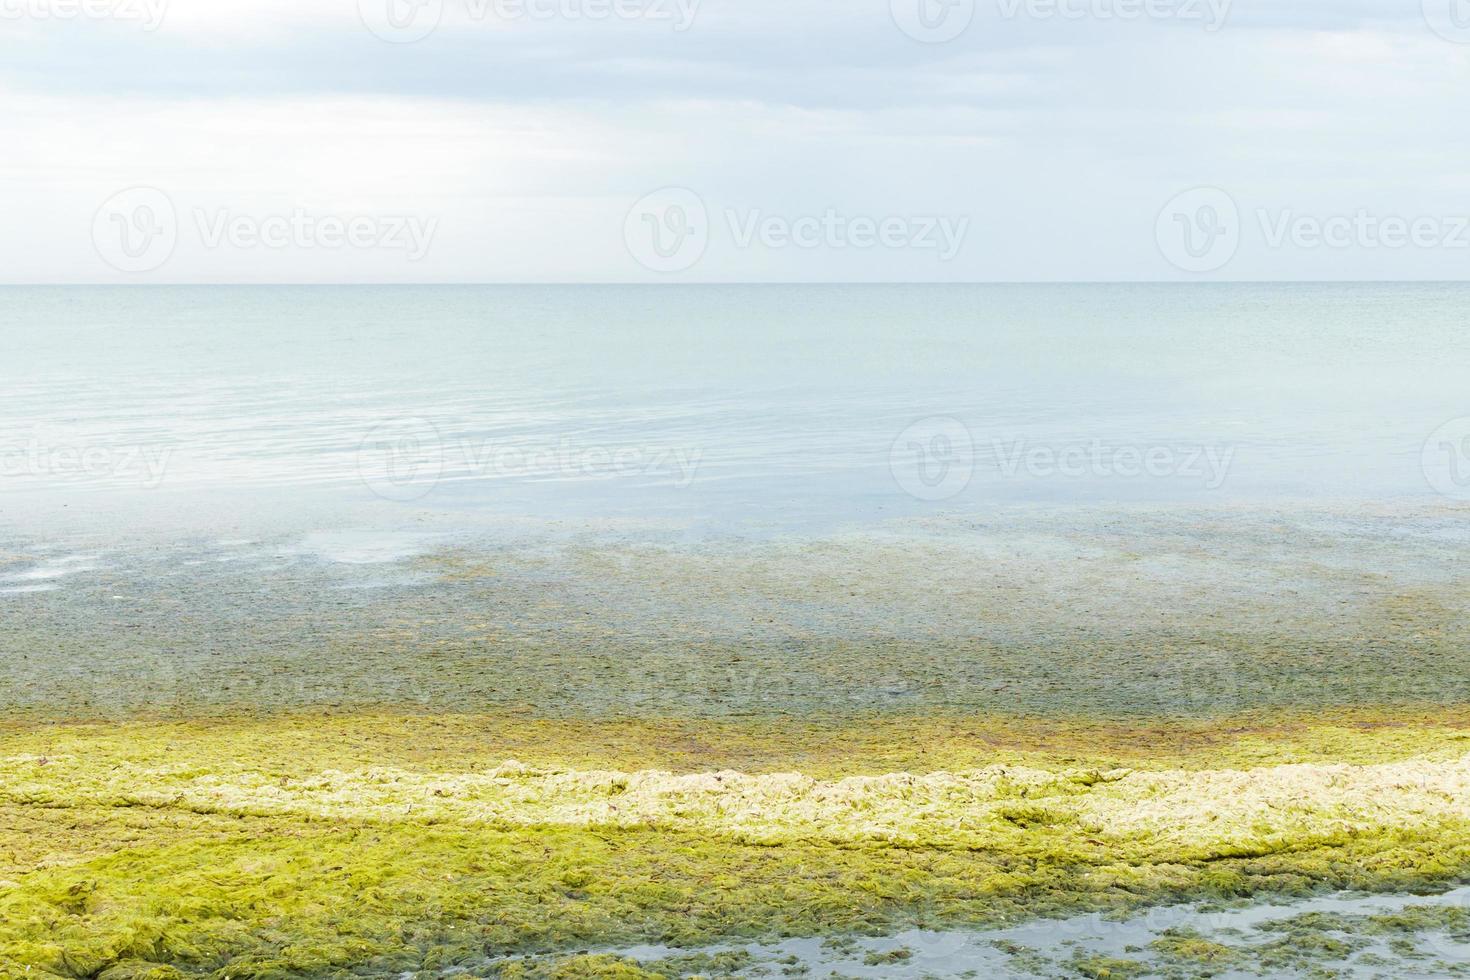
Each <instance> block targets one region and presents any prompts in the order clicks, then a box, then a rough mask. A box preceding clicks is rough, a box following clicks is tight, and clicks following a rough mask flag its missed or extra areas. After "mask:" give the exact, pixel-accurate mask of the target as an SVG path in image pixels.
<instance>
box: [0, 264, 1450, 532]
mask: <svg viewBox="0 0 1470 980" xmlns="http://www.w3.org/2000/svg"><path fill="white" fill-rule="evenodd" d="M1467 307H1470V287H1467V286H1465V285H1449V284H1407V285H1404V284H1401V285H1390V284H1361V285H1349V284H1320V285H1198V286H1178V285H1174V286H1153V285H1096V286H1093V285H1077V286H881V285H874V286H748V287H723V286H707V287H705V286H700V287H593V286H583V287H555V286H548V287H529V286H528V287H463V288H459V287H425V288H416V287H408V288H362V287H341V288H337V287H326V288H295V287H264V288H211V287H182V288H153V287H135V288H8V289H0V349H3V352H4V353H3V356H0V385H3V390H4V392H5V395H4V398H3V400H0V493H3V494H9V495H11V500H12V501H14V500H17V499H20V498H22V497H26V496H29V497H32V498H37V497H44V498H45V499H47V500H49V501H53V502H54V501H57V500H62V499H65V501H66V502H67V506H69V507H73V508H76V509H77V510H81V511H85V510H87V509H89V508H90V509H96V508H99V507H103V506H106V501H107V500H108V499H109V498H110V497H112V496H113V495H117V494H142V493H147V494H151V495H154V497H152V498H150V499H157V500H159V501H160V502H164V504H165V506H172V505H173V504H172V503H169V502H171V501H174V500H178V499H183V497H182V496H181V495H192V496H195V497H197V496H198V495H201V494H203V495H210V494H231V495H236V496H237V497H238V495H240V494H250V493H254V492H256V491H259V492H261V493H262V494H269V495H270V499H272V500H278V501H286V502H287V503H286V504H284V505H286V506H289V501H291V500H292V499H296V498H300V499H306V498H307V497H308V496H310V497H311V499H313V500H317V501H320V500H322V499H328V500H330V499H333V498H340V499H341V500H343V501H355V500H364V499H366V500H373V501H383V502H385V503H387V504H393V505H402V506H405V507H409V506H411V507H447V508H484V509H490V510H499V511H504V512H506V513H513V514H524V515H529V516H534V517H543V518H559V517H562V516H588V515H591V516H617V515H629V514H634V515H642V516H670V517H677V518H681V519H687V520H692V521H708V522H712V523H717V524H735V525H740V524H753V525H779V526H795V527H800V526H803V525H805V524H809V523H812V522H826V521H847V522H863V521H868V520H874V519H879V518H882V517H885V516H898V515H904V514H911V513H924V512H926V511H930V510H939V509H945V510H967V509H976V508H983V507H984V506H986V505H988V504H990V503H992V502H995V501H1037V502H1043V503H1045V502H1053V501H1063V502H1090V501H1098V502H1128V501H1139V500H1156V499H1158V500H1172V499H1180V500H1230V501H1233V500H1244V501H1250V500H1259V499H1286V498H1292V499H1296V498H1332V499H1354V500H1365V499H1366V500H1374V499H1381V498H1390V497H1392V498H1398V497H1423V496H1432V495H1434V494H1435V493H1436V483H1438V484H1439V486H1440V492H1443V487H1444V477H1445V474H1441V473H1426V460H1429V461H1430V462H1431V463H1432V461H1433V458H1432V454H1430V455H1428V456H1426V452H1427V450H1426V445H1427V444H1428V443H1430V441H1431V437H1432V436H1434V434H1435V433H1436V432H1437V431H1439V432H1441V433H1443V432H1444V431H1445V430H1444V429H1443V428H1442V427H1443V426H1444V424H1445V423H1446V422H1447V421H1449V420H1451V419H1455V418H1457V417H1462V416H1466V415H1470V401H1467V398H1466V391H1467V388H1466V384H1465V378H1466V374H1467V369H1470V332H1467V331H1466V330H1465V327H1464V323H1465V320H1464V311H1465V310H1466V309H1467ZM1441 442H1444V440H1441ZM1444 445H1445V446H1446V447H1449V448H1446V449H1445V450H1444V451H1445V452H1446V453H1448V456H1447V458H1446V460H1445V464H1446V465H1450V464H1454V463H1456V462H1457V461H1456V460H1455V459H1454V458H1453V456H1454V452H1455V451H1456V450H1455V449H1454V448H1453V446H1455V445H1458V444H1455V443H1453V442H1452V441H1451V442H1444ZM1466 462H1467V463H1470V461H1466ZM1456 472H1457V473H1458V471H1456ZM1466 472H1467V473H1470V470H1467V471H1466ZM1451 475H1452V476H1453V475H1455V474H1451Z"/></svg>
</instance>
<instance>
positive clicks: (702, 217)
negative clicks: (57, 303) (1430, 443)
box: [0, 0, 1470, 282]
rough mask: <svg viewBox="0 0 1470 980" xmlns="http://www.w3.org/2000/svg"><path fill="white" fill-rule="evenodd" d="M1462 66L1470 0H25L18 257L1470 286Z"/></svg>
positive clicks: (8, 263)
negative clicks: (1467, 282)
mask: <svg viewBox="0 0 1470 980" xmlns="http://www.w3.org/2000/svg"><path fill="white" fill-rule="evenodd" d="M390 3H391V4H393V6H392V7H389V4H390ZM921 4H922V5H923V6H920V5H921ZM1457 5H1458V6H1457ZM78 7H80V8H81V10H80V11H78V9H77V8H78ZM1467 93H1470V0H1424V2H1423V3H1421V0H1235V2H1234V3H1229V2H1228V0H843V2H839V0H361V2H359V0H0V214H3V217H4V220H3V221H0V259H3V272H0V280H3V281H7V282H299V281H306V282H377V281H404V282H440V281H461V282H462V281H471V282H481V281H485V282H503V281H538V282H539V281H572V282H582V281H661V282H697V281H732V280H733V281H772V280H820V281H831V280H840V281H848V280H852V281H865V280H885V281H887V280H918V281H931V280H932V281H974V280H981V281H984V280H998V281H1027V280H1175V279H1178V280H1210V279H1338V278H1344V279H1355V278H1384V279H1464V278H1467V277H1470V166H1467V161H1470V152H1467V151H1470V124H1467V122H1466V119H1467V116H1466V109H1465V105H1466V96H1467Z"/></svg>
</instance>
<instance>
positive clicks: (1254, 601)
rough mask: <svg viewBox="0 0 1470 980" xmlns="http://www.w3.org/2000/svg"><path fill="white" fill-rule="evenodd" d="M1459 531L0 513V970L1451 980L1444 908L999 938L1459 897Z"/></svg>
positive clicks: (1383, 523)
mask: <svg viewBox="0 0 1470 980" xmlns="http://www.w3.org/2000/svg"><path fill="white" fill-rule="evenodd" d="M1467 516H1470V512H1467V511H1466V509H1465V508H1463V507H1456V506H1452V505H1431V506H1424V507H1419V506H1414V507H1408V506H1405V507H1388V506H1385V507H1371V508H1369V507H1362V506H1356V507H1347V506H1344V507H1340V508H1338V507H1331V506H1318V507H1313V508H1305V507H1300V508H1278V509H1273V510H1263V509H1260V508H1231V507H1219V508H1215V509H1209V510H1201V509H1198V508H1174V509H1171V508H1160V507H1149V508H1137V509H1128V508H1114V509H1106V510H1104V509H1098V508H1087V507H1078V508H1073V509H1062V510H1058V509H1056V508H1052V509H1048V510H1045V511H1043V510H1039V509H1027V508H1013V509H1009V510H1000V511H997V512H996V513H994V514H993V515H989V516H988V517H986V518H985V519H977V518H974V517H969V518H935V519H924V520H906V521H896V522H892V523H890V524H887V525H882V526H880V527H879V528H877V529H874V528H872V527H869V528H864V529H862V530H859V531H843V530H840V529H838V530H834V531H832V532H831V533H825V534H822V535H807V536H803V537H786V536H780V535H773V536H769V537H735V536H725V537H718V536H716V537H702V538H698V539H692V538H690V537H689V536H688V535H687V534H684V533H682V532H681V531H680V529H679V528H677V527H664V526H636V527H634V526H608V525H596V526H589V525H571V526H568V527H564V528H558V529H556V530H555V531H554V532H549V531H547V530H545V529H541V528H536V529H529V530H527V529H519V530H516V529H512V531H509V532H508V531H507V530H506V529H505V528H503V527H493V528H492V527H484V528H479V527H477V528H471V529H469V530H466V529H465V527H464V521H463V519H462V518H461V517H460V516H459V515H445V514H443V513H432V512H426V513H424V514H422V515H417V516H416V517H415V519H413V520H411V521H401V522H399V523H398V524H396V525H394V526H393V527H391V528H387V529H385V528H383V527H382V526H381V525H377V526H371V527H364V526H362V525H361V524H354V523H353V518H354V515H352V514H346V515H343V517H342V518H341V520H340V523H339V524H337V525H325V526H317V527H312V528H310V529H306V530H302V529H285V530H280V531H272V532H268V533H262V532H261V530H260V529H258V528H244V529H242V530H240V531H238V532H232V533H231V534H230V535H229V536H228V537H222V536H220V535H218V534H215V535H209V536H206V535H199V536H195V537H181V536H175V537H173V538H169V539H167V540H160V539H158V538H156V537H150V534H152V532H149V531H146V530H140V531H138V533H137V537H136V538H135V539H132V540H125V541H119V540H117V539H116V538H115V537H114V538H112V539H109V540H107V541H101V540H98V539H94V538H91V537H89V536H88V534H87V533H86V532H85V530H83V531H77V532H74V533H70V534H67V533H55V534H50V535H45V536H42V535H38V534H36V533H34V532H28V533H27V534H10V535H7V536H6V537H5V539H4V540H3V541H0V579H3V582H0V587H3V585H5V584H13V585H14V586H15V587H16V588H21V587H25V586H38V585H41V586H44V588H41V589H36V590H32V591H25V592H15V593H13V594H9V595H7V596H5V597H0V598H3V601H4V603H5V607H4V608H5V616H4V618H3V620H0V642H3V644H4V645H5V649H6V651H7V654H8V655H7V657H5V658H4V660H3V667H0V670H3V673H0V699H3V706H4V708H5V715H4V718H5V720H4V723H3V726H0V809H3V810H4V812H5V816H4V819H3V820H0V975H5V976H16V977H19V976H30V977H36V976H55V977H71V978H80V977H98V978H103V980H122V978H130V977H157V978H165V977H167V978H172V977H218V978H221V980H222V978H226V977H229V978H244V977H316V976H402V975H405V974H408V975H415V976H424V977H440V976H451V975H469V976H497V975H500V976H562V977H580V976H611V977H619V976H627V977H639V976H695V975H720V974H727V975H736V974H738V975H770V976H779V975H783V974H788V975H807V974H810V975H813V976H825V975H828V974H829V973H831V972H832V971H834V970H835V971H836V972H838V973H841V972H843V971H844V970H847V969H848V968H849V967H850V968H851V969H852V970H853V971H856V972H854V973H852V975H888V973H886V972H882V971H885V970H890V971H900V970H903V969H907V968H908V967H907V966H905V964H906V963H908V962H909V961H910V960H912V959H913V957H914V956H915V955H917V954H918V953H919V952H920V951H918V950H914V949H912V948H911V947H910V946H907V945H905V944H904V943H903V942H898V941H893V938H892V937H895V936H900V935H908V934H925V935H941V936H947V937H954V936H956V935H963V936H971V935H973V936H983V937H986V938H985V939H984V941H985V942H986V943H989V945H988V946H987V949H990V950H992V951H998V954H999V955H1003V956H1004V957H1005V963H1006V966H1005V969H1007V970H1012V969H1013V970H1015V971H1021V975H1025V974H1024V971H1025V970H1027V969H1030V970H1031V971H1032V975H1042V976H1052V975H1063V976H1067V975H1070V976H1150V975H1157V976H1217V975H1218V976H1226V975H1290V973H1289V970H1292V969H1296V968H1297V967H1298V966H1301V967H1302V968H1303V970H1306V971H1308V972H1305V973H1303V975H1310V976H1335V975H1341V976H1358V975H1362V976H1368V975H1383V976H1424V975H1429V976H1433V975H1454V974H1453V973H1452V972H1439V973H1436V972H1435V971H1436V970H1440V971H1451V970H1454V969H1458V968H1459V967H1458V966H1456V963H1458V962H1460V961H1459V960H1457V959H1456V956H1458V952H1457V947H1456V946H1455V945H1454V943H1455V942H1456V940H1454V939H1453V938H1451V939H1448V940H1446V939H1444V938H1443V937H1444V936H1450V937H1453V936H1457V935H1462V934H1463V933H1464V931H1465V923H1464V922H1463V921H1461V918H1457V917H1456V914H1457V913H1455V912H1454V909H1455V908H1456V907H1457V906H1456V905H1455V904H1454V902H1453V901H1451V902H1450V904H1449V905H1448V906H1445V905H1443V904H1441V905H1440V906H1433V907H1436V908H1448V909H1449V910H1450V911H1446V912H1441V913H1431V912H1422V911H1416V912H1414V913H1413V914H1414V915H1416V916H1420V917H1421V918H1420V919H1415V920H1414V922H1410V923H1407V924H1405V925H1404V926H1403V929H1404V930H1405V935H1403V936H1399V935H1392V936H1389V937H1388V938H1387V939H1386V940H1385V942H1386V943H1392V942H1393V941H1394V940H1403V941H1404V942H1407V943H1409V946H1404V945H1403V943H1400V946H1399V947H1397V948H1387V949H1380V948H1379V947H1378V946H1373V947H1371V948H1370V947H1368V946H1361V947H1359V946H1354V945H1353V942H1352V941H1349V940H1348V939H1345V938H1343V937H1344V935H1345V934H1347V933H1352V932H1354V931H1361V930H1360V927H1362V928H1367V927H1368V926H1365V925H1364V922H1367V919H1366V918H1365V919H1364V922H1357V921H1352V922H1349V921H1347V920H1345V919H1344V920H1341V921H1339V920H1333V921H1332V922H1327V921H1326V920H1321V919H1317V920H1304V921H1301V922H1296V923H1295V925H1294V926H1293V928H1295V929H1297V930H1298V934H1299V936H1306V935H1307V934H1308V933H1311V935H1312V936H1315V937H1316V938H1315V939H1312V940H1311V941H1312V942H1316V943H1317V944H1318V945H1319V946H1320V947H1321V950H1322V955H1321V956H1319V957H1316V958H1315V959H1313V958H1311V957H1308V958H1306V959H1299V960H1293V961H1292V962H1291V963H1286V962H1285V961H1284V960H1281V959H1280V957H1282V956H1286V955H1288V953H1289V950H1288V949H1287V948H1286V946H1282V947H1281V948H1280V949H1276V952H1274V953H1273V952H1272V948H1268V947H1269V944H1270V943H1271V942H1272V941H1274V939H1276V938H1281V937H1280V936H1278V935H1274V934H1271V935H1268V934H1267V933H1268V932H1269V930H1267V932H1260V931H1259V928H1262V927H1258V925H1252V926H1251V927H1250V930H1256V931H1249V930H1248V931H1247V934H1246V935H1245V936H1230V935H1225V936H1220V935H1215V934H1213V933H1211V934H1206V933H1205V932H1201V931H1199V930H1196V931H1195V932H1190V931H1189V927H1188V924H1187V923H1186V924H1183V925H1181V924H1178V923H1172V922H1171V924H1170V925H1168V926H1167V927H1163V928H1160V929H1156V930H1154V932H1156V933H1157V935H1154V934H1150V935H1149V936H1147V937H1144V941H1142V942H1134V941H1132V940H1130V941H1129V942H1128V943H1124V944H1123V945H1122V946H1120V947H1119V948H1116V949H1114V948H1112V947H1111V946H1106V944H1104V946H1099V947H1095V948H1094V947H1089V946H1087V945H1086V944H1085V943H1083V944H1081V945H1075V946H1066V947H1064V946H1063V945H1062V944H1061V943H1062V941H1063V940H1073V939H1076V936H1075V935H1074V934H1071V933H1069V932H1068V931H1067V930H1065V929H1061V930H1056V932H1057V935H1058V936H1059V937H1061V938H1060V939H1059V940H1058V941H1057V942H1056V943H1053V944H1051V945H1050V946H1049V947H1048V946H1046V945H1045V944H1042V945H1040V946H1036V945H1030V944H1027V943H1025V942H1021V941H1020V940H1018V939H1016V938H1014V937H1009V938H1007V936H1005V935H1001V933H1003V932H1005V931H1006V930H1011V929H1016V928H1023V927H1025V925H1026V924H1027V923H1034V922H1039V921H1045V920H1052V921H1057V922H1078V921H1108V922H1113V921H1125V920H1127V919H1128V918H1129V917H1130V916H1131V917H1137V916H1140V915H1148V914H1150V910H1158V909H1161V908H1174V907H1178V906H1180V905H1181V903H1185V904H1188V905H1189V906H1190V907H1192V908H1193V907H1201V908H1204V909H1206V910H1210V909H1221V910H1225V911H1229V910H1232V909H1236V910H1238V909H1241V908H1255V907H1257V906H1259V905H1260V904H1261V903H1264V902H1270V901H1283V900H1286V901H1296V902H1308V903H1310V902H1319V901H1322V900H1323V897H1324V896H1327V895H1331V894H1334V893H1339V892H1351V893H1354V894H1379V895H1392V896H1398V897H1400V898H1402V897H1403V896H1426V898H1425V903H1428V904H1426V905H1425V907H1430V905H1432V902H1431V899H1430V897H1428V896H1434V895H1439V894H1450V895H1457V894H1460V893H1459V892H1455V891H1454V889H1455V888H1456V887H1457V886H1459V885H1461V884H1463V883H1464V882H1466V881H1467V880H1470V707H1466V706H1467V705H1470V632H1467V629H1466V627H1467V625H1470V588H1467V585H1470V582H1467V576H1470V570H1467V569H1466V568H1465V567H1464V562H1463V555H1464V553H1465V546H1466V544H1467V543H1470V542H1467V534H1466V530H1465V528H1466V527H1467V523H1466V520H1465V518H1466V517H1467ZM1201 903H1203V905H1201ZM1313 908H1314V906H1305V907H1303V909H1302V910H1301V914H1302V915H1308V914H1310V913H1311V911H1312V909H1313ZM1403 908H1404V909H1410V908H1414V909H1418V908H1420V906H1418V905H1414V904H1413V903H1409V904H1406V905H1404V906H1403ZM1341 914H1342V915H1348V914H1352V915H1362V916H1365V917H1371V916H1374V915H1388V914H1390V913H1389V912H1381V911H1373V910H1367V911H1362V912H1352V913H1347V912H1343V913H1341ZM1402 914H1405V915H1407V914H1409V913H1407V912H1404V913H1402ZM1435 915H1438V916H1439V918H1435V917H1434V916H1435ZM1090 917H1091V918H1090ZM1421 919H1422V921H1421ZM1370 925H1371V923H1370ZM1378 926H1381V927H1382V929H1383V930H1388V929H1389V926H1388V925H1385V924H1383V923H1378ZM1375 928H1376V926H1375ZM1170 930H1173V931H1170ZM1314 930H1315V931H1314ZM1166 933H1167V935H1166ZM1298 934H1294V935H1298ZM1384 934H1385V935H1387V932H1385V933H1384ZM1421 934H1422V935H1421ZM880 937H888V938H887V939H881V938H880ZM1414 937H1418V938H1420V939H1423V938H1424V937H1429V938H1427V939H1425V940H1424V942H1423V943H1420V944H1419V945H1415V943H1416V942H1417V941H1418V940H1417V939H1415V938H1414ZM798 940H801V941H810V942H816V943H830V944H835V945H833V946H831V947H830V949H831V950H833V951H835V952H833V955H830V956H826V957H825V958H823V957H810V956H808V957H803V956H801V955H796V954H794V953H793V952H791V951H790V950H783V949H778V947H779V946H780V944H782V943H783V942H787V941H792V942H794V941H798ZM946 941H954V940H953V939H952V938H951V939H949V940H946ZM995 942H1003V943H1010V944H1011V946H1008V947H1004V948H1002V947H1001V946H997V945H995ZM1294 942H1295V946H1296V947H1301V945H1302V943H1304V942H1307V940H1303V939H1300V938H1298V939H1297V940H1295V941H1294ZM844 944H856V945H851V946H847V945H844ZM864 944H866V945H864ZM1333 944H1337V945H1336V946H1334V945H1333ZM1130 945H1131V946H1136V947H1137V948H1134V949H1129V948H1127V947H1128V946H1130ZM1217 946H1218V947H1220V949H1217V948H1216V947H1217ZM652 947H657V948H658V955H643V952H646V951H647V950H648V949H650V948H652ZM1339 947H1343V948H1339ZM1349 947H1350V948H1349ZM1411 947H1412V948H1411ZM742 950H743V951H744V955H742V954H741V951H742ZM905 950H908V951H909V954H910V955H909V956H908V957H905V956H904V955H903V951H905ZM1222 950H1223V951H1222ZM1334 950H1336V951H1337V953H1341V954H1342V955H1336V953H1334V952H1333V951H1334ZM640 951H642V952H640ZM852 951H859V952H860V953H861V955H860V956H857V957H856V959H854V957H851V956H847V955H846V954H847V953H848V952H852ZM767 953H772V954H773V955H769V956H768V955H766V954H767ZM776 954H779V955H776ZM838 954H841V955H838ZM793 955H796V959H795V961H794V962H782V961H783V960H787V959H789V958H790V957H791V956H793ZM977 955H978V954H977ZM986 955H987V956H988V955H989V954H988V953H987V954H986ZM1272 956H1275V957H1277V958H1276V959H1272V958H1271V957H1272ZM870 957H871V958H873V960H874V961H873V962H872V963H867V962H866V961H867V959H868V958H870ZM885 957H886V959H885ZM1373 957H1378V958H1379V959H1381V960H1382V961H1383V962H1382V963H1375V961H1374V960H1373ZM1394 957H1398V959H1394ZM1416 957H1417V959H1416ZM959 959H963V956H962V955H961V956H960V957H959ZM1365 959H1366V963H1365V962H1364V961H1365ZM1349 961H1351V962H1349ZM976 962H977V964H978V965H971V966H964V965H963V964H962V963H959V962H958V961H957V960H954V959H952V960H950V961H947V963H946V965H935V966H934V967H933V968H932V969H933V971H934V973H933V975H941V976H949V975H962V974H963V973H964V972H965V969H979V968H981V966H983V964H984V962H988V960H977V961H976ZM844 964H846V965H844ZM1405 964H1408V965H1405ZM961 967H963V968H961ZM1360 967H1361V968H1363V969H1368V970H1370V971H1371V970H1378V971H1380V972H1379V973H1377V974H1374V973H1371V972H1368V973H1363V972H1358V973H1353V972H1350V971H1351V970H1358V969H1359V968H1360ZM802 968H805V969H806V971H807V973H806V974H804V973H802V972H801V969H802ZM824 970H826V971H827V972H823V971H824ZM862 970H869V971H878V972H869V973H867V974H864V973H863V972H862ZM1413 970H1418V971H1420V972H1417V973H1415V972H1412V971H1413ZM1231 971H1235V973H1234V974H1232V973H1231ZM1313 971H1315V972H1313ZM1334 971H1337V972H1334ZM1405 971H1409V972H1405ZM1425 971H1427V972H1425ZM895 975H900V974H895ZM912 975H916V976H917V975H921V974H919V973H914V974H912Z"/></svg>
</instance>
